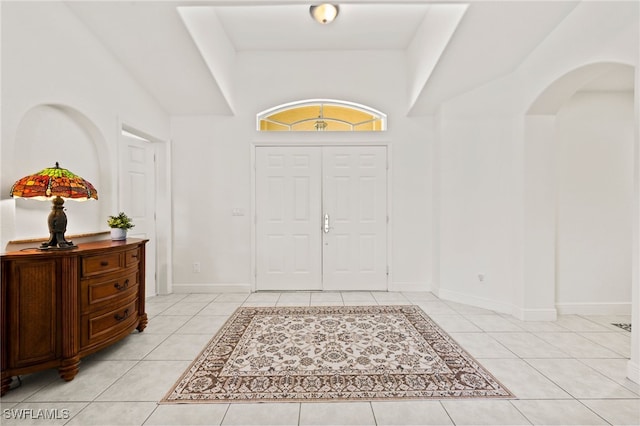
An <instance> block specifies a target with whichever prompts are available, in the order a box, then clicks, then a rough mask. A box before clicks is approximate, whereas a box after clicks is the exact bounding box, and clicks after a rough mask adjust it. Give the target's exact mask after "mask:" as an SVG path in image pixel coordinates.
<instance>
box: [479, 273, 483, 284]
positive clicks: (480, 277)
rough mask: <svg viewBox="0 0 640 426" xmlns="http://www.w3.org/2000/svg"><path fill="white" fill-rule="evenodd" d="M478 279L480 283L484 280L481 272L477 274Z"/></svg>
mask: <svg viewBox="0 0 640 426" xmlns="http://www.w3.org/2000/svg"><path fill="white" fill-rule="evenodd" d="M478 281H480V282H481V283H483V282H484V274H483V273H482V272H480V273H479V274H478Z"/></svg>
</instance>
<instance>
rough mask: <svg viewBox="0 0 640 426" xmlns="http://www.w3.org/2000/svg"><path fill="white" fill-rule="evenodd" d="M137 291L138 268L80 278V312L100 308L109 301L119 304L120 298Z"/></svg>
mask: <svg viewBox="0 0 640 426" xmlns="http://www.w3.org/2000/svg"><path fill="white" fill-rule="evenodd" d="M137 291H138V270H137V269H136V268H130V269H128V270H126V271H122V272H120V273H114V274H108V275H101V276H100V277H96V278H90V279H84V280H82V303H81V309H82V313H89V312H91V311H95V310H96V309H100V308H101V307H102V306H103V305H106V304H109V303H117V304H120V302H119V301H120V300H123V299H126V298H127V297H128V296H129V295H131V294H133V293H137Z"/></svg>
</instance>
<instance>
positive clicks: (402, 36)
mask: <svg viewBox="0 0 640 426" xmlns="http://www.w3.org/2000/svg"><path fill="white" fill-rule="evenodd" d="M428 8H429V6H428V5H426V4H368V5H362V4H345V5H341V6H340V13H339V15H338V18H337V19H336V20H335V21H334V22H333V23H331V24H329V25H321V24H319V23H316V22H314V21H312V19H311V16H310V14H309V4H296V5H273V6H227V7H217V8H216V14H217V15H218V17H219V19H220V22H221V23H222V26H223V28H224V30H225V31H226V33H227V35H228V37H229V39H230V40H231V42H232V43H233V45H234V47H235V48H236V50H238V51H243V50H333V49H337V50H371V49H400V50H404V49H406V48H407V46H408V45H409V43H410V42H411V40H412V39H413V36H414V34H415V32H416V29H417V28H418V26H419V25H420V23H421V22H422V20H423V19H424V16H425V13H426V12H427V9H428Z"/></svg>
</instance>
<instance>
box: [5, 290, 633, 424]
mask: <svg viewBox="0 0 640 426" xmlns="http://www.w3.org/2000/svg"><path fill="white" fill-rule="evenodd" d="M345 304H351V305H366V304H416V305H419V306H420V307H422V309H424V310H425V312H427V314H429V315H430V316H431V317H432V318H433V319H434V320H435V321H436V322H437V323H438V324H439V325H440V326H441V327H442V328H443V329H444V330H445V331H447V332H448V333H449V334H450V335H451V336H452V337H453V338H454V339H456V340H457V341H458V342H459V343H460V344H461V345H462V346H463V347H464V348H465V349H466V350H467V351H468V352H469V353H470V354H471V355H473V356H474V357H475V358H476V359H477V360H478V361H479V362H480V363H481V364H483V365H484V366H485V367H486V368H487V369H488V370H489V371H490V372H491V373H493V374H494V376H496V378H498V380H500V381H501V382H502V383H503V384H504V385H505V386H507V387H508V388H509V389H510V390H511V391H512V392H513V393H514V394H515V395H516V397H517V398H516V399H510V400H487V399H485V400H483V399H474V400H427V401H376V402H349V403H338V402H336V403H263V404H176V405H159V404H158V401H159V400H160V399H161V398H162V397H163V396H164V395H165V393H166V392H168V391H169V388H170V387H171V386H172V385H173V384H174V383H175V381H176V380H177V379H178V377H179V376H180V375H181V374H182V372H183V371H184V370H185V369H186V368H187V367H188V365H189V364H190V363H191V361H193V359H194V358H195V357H196V356H197V355H198V354H199V352H200V351H201V350H202V348H203V347H204V346H205V345H206V343H207V342H208V341H209V339H210V338H211V337H212V336H213V334H214V333H215V332H216V331H217V330H218V329H219V327H220V326H222V324H224V322H225V321H226V319H227V318H228V316H229V315H230V314H231V313H232V312H233V311H234V310H235V309H236V308H237V307H239V306H274V305H279V306H293V305H298V306H300V305H345ZM147 313H148V314H149V317H150V318H149V325H148V327H147V329H146V330H145V331H144V332H143V333H141V334H140V333H137V332H135V333H134V334H132V335H131V336H129V337H127V338H126V339H124V340H123V341H121V342H119V343H117V344H116V345H114V346H112V347H110V348H107V349H105V350H103V351H101V352H99V353H97V354H94V355H91V356H90V357H87V358H85V359H84V360H83V361H82V364H81V367H80V373H79V374H78V375H77V376H76V378H75V379H74V380H73V381H72V382H69V383H65V382H63V381H62V380H60V379H59V378H58V376H57V372H56V371H55V370H47V371H43V372H41V373H36V374H32V375H28V376H25V377H23V378H22V385H21V386H20V387H18V388H16V389H14V390H12V391H10V392H9V393H7V395H5V397H3V398H2V399H1V400H0V403H1V405H2V417H1V418H0V423H2V424H3V425H14V424H17V425H27V424H36V425H49V424H52V425H57V424H60V425H63V424H68V425H529V424H535V425H601V424H604V425H607V424H611V425H640V386H639V385H637V384H635V383H633V382H631V381H629V380H628V379H626V378H625V371H626V362H627V357H628V356H629V353H630V333H629V332H626V331H624V330H622V329H620V328H618V327H615V326H612V325H611V323H613V322H630V321H631V320H630V317H625V316H620V315H617V316H610V317H607V316H588V317H587V316H578V315H567V316H562V317H561V318H559V319H558V321H555V322H521V321H518V320H517V319H515V318H513V317H512V316H509V315H504V314H498V313H495V312H491V311H486V310H483V309H479V308H476V307H472V306H466V305H462V304H459V303H452V302H447V301H444V300H439V299H438V298H437V297H435V296H434V295H433V294H431V293H371V292H354V293H352V292H343V293H340V292H333V293H313V292H312V293H308V292H298V293H254V294H189V295H187V294H172V295H169V296H157V297H154V298H151V299H149V300H148V301H147ZM25 410H32V411H25ZM38 410H41V411H38ZM18 413H22V414H23V415H25V416H31V417H37V416H38V415H39V414H40V415H44V414H48V415H49V416H51V415H53V416H54V417H58V418H52V419H48V420H43V419H41V418H32V419H23V420H18V419H16V418H15V416H16V415H17V414H18Z"/></svg>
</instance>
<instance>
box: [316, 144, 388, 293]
mask: <svg viewBox="0 0 640 426" xmlns="http://www.w3.org/2000/svg"><path fill="white" fill-rule="evenodd" d="M323 170H324V178H323V183H322V188H323V203H324V212H325V217H324V218H325V221H327V222H328V223H327V224H326V225H327V226H326V227H325V228H326V229H324V230H323V235H324V245H323V265H324V266H323V271H324V273H323V275H324V279H323V288H324V289H325V290H386V289H387V150H386V147H383V146H366V147H325V148H324V151H323Z"/></svg>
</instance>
